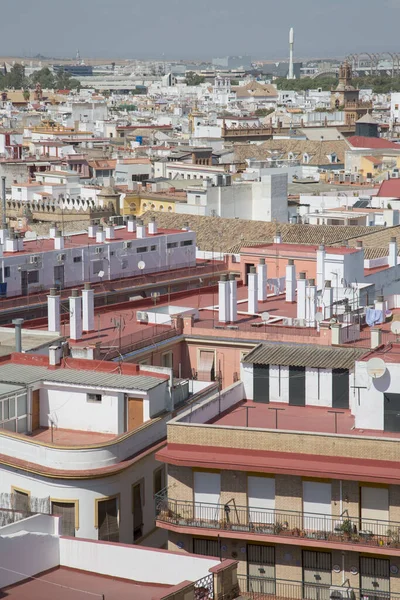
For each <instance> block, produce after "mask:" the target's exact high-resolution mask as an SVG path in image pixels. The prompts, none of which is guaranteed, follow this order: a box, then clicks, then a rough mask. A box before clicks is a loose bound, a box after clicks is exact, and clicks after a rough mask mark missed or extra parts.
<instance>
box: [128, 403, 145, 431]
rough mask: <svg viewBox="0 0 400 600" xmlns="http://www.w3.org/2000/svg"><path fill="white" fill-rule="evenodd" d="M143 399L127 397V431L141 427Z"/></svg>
mask: <svg viewBox="0 0 400 600" xmlns="http://www.w3.org/2000/svg"><path fill="white" fill-rule="evenodd" d="M143 421H144V419H143V398H130V397H128V431H133V430H134V429H137V428H138V427H140V426H141V425H143Z"/></svg>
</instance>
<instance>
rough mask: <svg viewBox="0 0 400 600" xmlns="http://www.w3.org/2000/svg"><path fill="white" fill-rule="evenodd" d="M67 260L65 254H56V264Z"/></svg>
mask: <svg viewBox="0 0 400 600" xmlns="http://www.w3.org/2000/svg"><path fill="white" fill-rule="evenodd" d="M66 258H67V255H66V254H58V255H57V260H58V262H64V260H65V259H66Z"/></svg>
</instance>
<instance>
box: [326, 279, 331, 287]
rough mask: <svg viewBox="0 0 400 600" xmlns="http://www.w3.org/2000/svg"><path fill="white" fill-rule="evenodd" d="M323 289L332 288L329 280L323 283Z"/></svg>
mask: <svg viewBox="0 0 400 600" xmlns="http://www.w3.org/2000/svg"><path fill="white" fill-rule="evenodd" d="M325 287H326V288H330V287H332V282H331V281H330V280H329V279H327V280H326V281H325Z"/></svg>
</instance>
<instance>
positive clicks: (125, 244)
mask: <svg viewBox="0 0 400 600" xmlns="http://www.w3.org/2000/svg"><path fill="white" fill-rule="evenodd" d="M123 247H124V248H125V250H128V249H130V248H132V242H124V244H123Z"/></svg>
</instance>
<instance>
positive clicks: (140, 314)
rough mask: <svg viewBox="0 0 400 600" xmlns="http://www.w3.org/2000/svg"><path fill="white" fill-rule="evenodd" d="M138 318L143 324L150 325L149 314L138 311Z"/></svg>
mask: <svg viewBox="0 0 400 600" xmlns="http://www.w3.org/2000/svg"><path fill="white" fill-rule="evenodd" d="M136 317H137V320H138V321H140V322H141V323H148V321H149V315H148V314H147V312H144V311H142V310H138V311H137V313H136Z"/></svg>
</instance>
